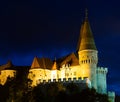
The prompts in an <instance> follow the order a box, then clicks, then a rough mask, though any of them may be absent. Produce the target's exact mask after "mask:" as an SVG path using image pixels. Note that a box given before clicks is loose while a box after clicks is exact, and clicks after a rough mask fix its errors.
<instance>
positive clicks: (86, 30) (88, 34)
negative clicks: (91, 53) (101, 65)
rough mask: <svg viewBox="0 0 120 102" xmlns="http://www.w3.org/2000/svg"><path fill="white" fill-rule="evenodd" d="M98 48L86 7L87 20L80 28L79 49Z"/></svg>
mask: <svg viewBox="0 0 120 102" xmlns="http://www.w3.org/2000/svg"><path fill="white" fill-rule="evenodd" d="M86 49H91V50H97V48H96V46H95V42H94V37H93V34H92V31H91V27H90V24H89V21H88V10H87V9H86V12H85V21H84V22H83V24H82V26H81V29H80V37H79V42H78V47H77V50H78V51H81V50H86Z"/></svg>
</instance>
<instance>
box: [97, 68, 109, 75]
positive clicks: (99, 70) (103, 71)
mask: <svg viewBox="0 0 120 102" xmlns="http://www.w3.org/2000/svg"><path fill="white" fill-rule="evenodd" d="M96 72H97V74H98V73H101V74H107V72H108V69H107V68H104V67H98V68H97V69H96Z"/></svg>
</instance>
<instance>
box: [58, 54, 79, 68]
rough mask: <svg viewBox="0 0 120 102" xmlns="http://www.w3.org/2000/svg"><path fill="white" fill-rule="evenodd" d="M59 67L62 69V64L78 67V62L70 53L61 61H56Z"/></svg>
mask: <svg viewBox="0 0 120 102" xmlns="http://www.w3.org/2000/svg"><path fill="white" fill-rule="evenodd" d="M57 62H58V63H59V67H62V66H63V65H64V64H69V65H70V66H76V65H79V60H78V58H77V56H76V55H75V53H71V54H69V55H67V56H65V57H63V58H61V59H58V60H57Z"/></svg>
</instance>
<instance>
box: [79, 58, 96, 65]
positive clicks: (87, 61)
mask: <svg viewBox="0 0 120 102" xmlns="http://www.w3.org/2000/svg"><path fill="white" fill-rule="evenodd" d="M85 63H95V64H96V60H93V59H91V60H90V59H89V60H82V61H81V64H85Z"/></svg>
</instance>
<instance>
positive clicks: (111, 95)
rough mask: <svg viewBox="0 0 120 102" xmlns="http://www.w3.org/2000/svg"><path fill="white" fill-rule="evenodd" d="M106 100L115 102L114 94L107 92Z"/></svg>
mask: <svg viewBox="0 0 120 102" xmlns="http://www.w3.org/2000/svg"><path fill="white" fill-rule="evenodd" d="M108 98H109V101H110V102H115V92H113V91H108Z"/></svg>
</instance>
